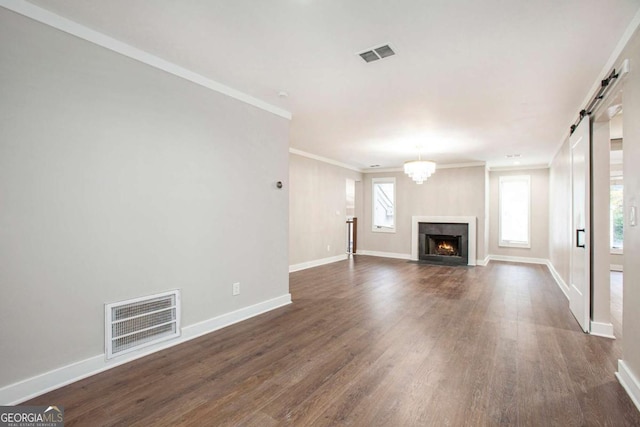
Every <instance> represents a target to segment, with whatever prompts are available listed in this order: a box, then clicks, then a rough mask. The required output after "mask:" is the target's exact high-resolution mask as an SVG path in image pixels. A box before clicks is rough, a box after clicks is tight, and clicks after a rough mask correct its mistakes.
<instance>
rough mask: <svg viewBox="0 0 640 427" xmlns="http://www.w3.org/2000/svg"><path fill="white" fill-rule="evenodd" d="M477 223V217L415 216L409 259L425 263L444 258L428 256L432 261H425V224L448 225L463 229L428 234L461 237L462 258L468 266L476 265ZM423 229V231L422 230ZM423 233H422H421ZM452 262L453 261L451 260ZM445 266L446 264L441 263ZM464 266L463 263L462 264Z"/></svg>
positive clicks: (412, 218)
mask: <svg viewBox="0 0 640 427" xmlns="http://www.w3.org/2000/svg"><path fill="white" fill-rule="evenodd" d="M477 221H478V219H477V218H476V217H475V216H433V215H431V216H427V215H414V216H412V217H411V256H410V258H409V259H411V260H414V261H420V260H423V261H425V262H427V261H429V262H433V261H432V260H433V259H434V257H438V256H439V257H444V255H427V256H431V257H432V258H431V260H428V259H425V250H424V248H425V243H427V241H425V236H423V234H425V233H424V231H426V230H425V229H424V227H425V225H424V224H442V225H444V224H447V225H461V226H463V228H462V229H461V230H462V231H461V232H457V231H453V232H450V229H449V231H445V229H442V228H441V230H440V231H437V230H434V231H430V232H429V233H428V234H432V235H440V236H461V240H460V243H459V246H458V248H459V252H460V256H461V257H462V258H466V259H467V263H466V264H467V265H476V262H477V261H476V258H477V250H476V237H477V236H476V231H477V224H476V223H477ZM421 227H422V230H421ZM421 231H422V233H421ZM449 261H452V259H449ZM439 263H440V264H443V263H444V262H442V261H441V262H439ZM460 264H462V262H460Z"/></svg>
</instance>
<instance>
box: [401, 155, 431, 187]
mask: <svg viewBox="0 0 640 427" xmlns="http://www.w3.org/2000/svg"><path fill="white" fill-rule="evenodd" d="M435 171H436V164H435V162H432V161H429V160H411V161H408V162H404V173H406V174H407V175H409V177H410V178H411V179H412V180H414V181H415V182H416V184H422V183H423V182H425V181H426V180H427V178H429V177H430V176H431V174H433V173H434V172H435Z"/></svg>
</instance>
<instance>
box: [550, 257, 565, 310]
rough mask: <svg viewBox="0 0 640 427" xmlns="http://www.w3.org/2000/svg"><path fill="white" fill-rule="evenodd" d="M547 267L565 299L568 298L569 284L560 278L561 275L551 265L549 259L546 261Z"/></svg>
mask: <svg viewBox="0 0 640 427" xmlns="http://www.w3.org/2000/svg"><path fill="white" fill-rule="evenodd" d="M547 267H548V268H549V271H550V272H551V275H552V276H553V278H554V280H555V281H556V283H557V284H558V287H559V288H560V290H561V291H562V293H563V294H564V296H565V298H567V300H568V299H569V286H568V285H567V283H566V282H565V281H564V280H563V279H562V276H560V273H558V271H557V270H556V268H555V267H554V266H553V264H552V263H551V261H547Z"/></svg>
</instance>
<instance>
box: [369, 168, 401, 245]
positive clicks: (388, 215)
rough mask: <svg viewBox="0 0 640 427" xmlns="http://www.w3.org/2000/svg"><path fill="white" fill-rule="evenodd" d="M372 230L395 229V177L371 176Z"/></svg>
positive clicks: (388, 230)
mask: <svg viewBox="0 0 640 427" xmlns="http://www.w3.org/2000/svg"><path fill="white" fill-rule="evenodd" d="M372 182H373V185H372V188H371V190H372V194H373V197H372V199H373V209H372V211H373V227H372V230H373V231H380V232H387V233H389V232H391V233H393V232H395V231H396V179H395V178H373V180H372Z"/></svg>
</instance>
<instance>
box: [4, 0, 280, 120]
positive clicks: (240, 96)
mask: <svg viewBox="0 0 640 427" xmlns="http://www.w3.org/2000/svg"><path fill="white" fill-rule="evenodd" d="M0 6H2V7H4V8H5V9H8V10H11V11H13V12H15V13H17V14H20V15H22V16H25V17H27V18H30V19H33V20H34V21H38V22H40V23H42V24H45V25H48V26H50V27H52V28H55V29H57V30H60V31H63V32H65V33H67V34H71V35H73V36H75V37H78V38H80V39H82V40H86V41H88V42H90V43H93V44H96V45H98V46H101V47H104V48H106V49H109V50H111V51H113V52H116V53H119V54H121V55H123V56H126V57H128V58H131V59H135V60H136V61H139V62H142V63H143V64H146V65H149V66H151V67H153V68H157V69H159V70H162V71H165V72H167V73H169V74H173V75H174V76H177V77H180V78H182V79H185V80H188V81H190V82H192V83H195V84H197V85H199V86H202V87H204V88H207V89H210V90H212V91H215V92H218V93H221V94H223V95H226V96H229V97H231V98H233V99H236V100H238V101H241V102H244V103H246V104H249V105H252V106H254V107H257V108H260V109H261V110H264V111H268V112H270V113H273V114H275V115H277V116H280V117H283V118H285V119H287V120H291V117H292V115H291V112H289V111H286V110H284V109H282V108H279V107H276V106H274V105H271V104H269V103H267V102H265V101H262V100H260V99H258V98H254V97H253V96H251V95H247V94H246V93H243V92H240V91H239V90H236V89H233V88H231V87H229V86H226V85H223V84H222V83H218V82H216V81H214V80H211V79H209V78H207V77H205V76H203V75H201V74H198V73H195V72H193V71H191V70H188V69H186V68H184V67H181V66H179V65H177V64H174V63H173V62H169V61H166V60H164V59H162V58H160V57H157V56H155V55H152V54H150V53H149V52H146V51H144V50H142V49H138V48H137V47H134V46H131V45H129V44H127V43H123V42H121V41H119V40H116V39H114V38H113V37H110V36H107V35H106V34H103V33H100V32H98V31H95V30H92V29H91V28H89V27H85V26H84V25H81V24H79V23H77V22H75V21H72V20H70V19H67V18H63V17H62V16H60V15H56V14H55V13H53V12H50V11H48V10H46V9H43V8H41V7H38V6H36V5H33V4H31V3H29V2H27V1H24V0H0Z"/></svg>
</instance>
